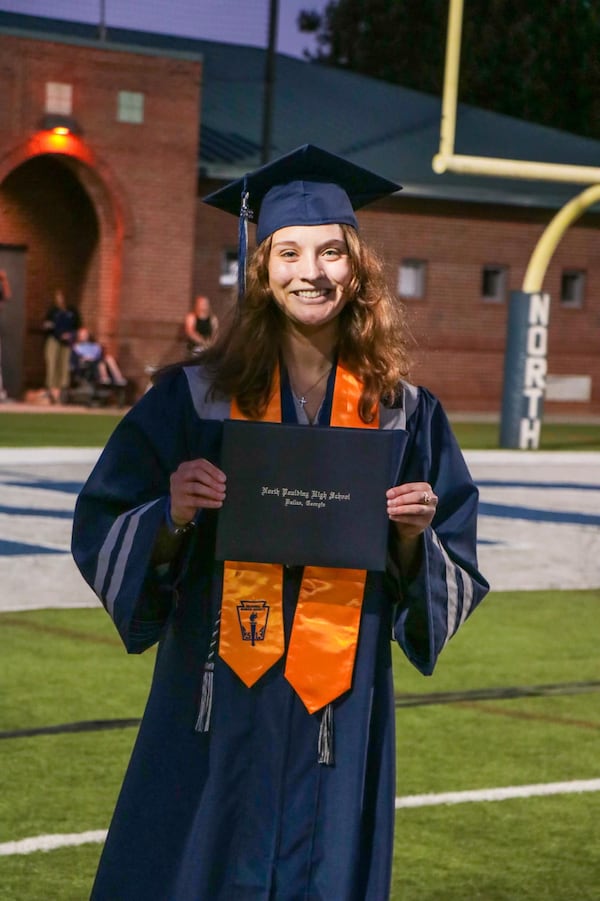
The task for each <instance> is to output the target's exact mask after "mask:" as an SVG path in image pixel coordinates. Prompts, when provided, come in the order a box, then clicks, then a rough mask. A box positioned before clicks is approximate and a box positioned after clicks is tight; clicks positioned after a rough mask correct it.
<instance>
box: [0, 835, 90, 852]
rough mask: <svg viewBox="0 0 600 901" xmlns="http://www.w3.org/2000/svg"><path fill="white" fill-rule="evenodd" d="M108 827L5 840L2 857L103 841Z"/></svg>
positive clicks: (0, 846) (0, 850) (1, 850)
mask: <svg viewBox="0 0 600 901" xmlns="http://www.w3.org/2000/svg"><path fill="white" fill-rule="evenodd" d="M105 838H106V829H97V830H95V831H94V832H71V833H69V834H67V835H36V836H34V837H33V838H22V839H21V840H20V841H18V842H4V844H1V845H0V857H7V856H9V855H11V854H33V852H34V851H54V850H55V849H56V848H67V847H69V845H87V844H94V843H98V842H103V841H104V839H105Z"/></svg>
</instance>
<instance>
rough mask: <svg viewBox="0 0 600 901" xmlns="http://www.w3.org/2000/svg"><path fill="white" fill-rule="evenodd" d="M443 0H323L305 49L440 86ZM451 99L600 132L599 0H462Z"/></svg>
mask: <svg viewBox="0 0 600 901" xmlns="http://www.w3.org/2000/svg"><path fill="white" fill-rule="evenodd" d="M448 11H449V0H332V2H330V3H328V4H327V6H326V7H325V10H324V12H323V13H322V14H319V13H318V12H315V11H314V10H310V9H307V10H305V11H303V12H302V13H301V14H300V16H299V18H298V26H299V28H301V30H303V31H307V32H309V31H310V32H313V33H314V34H315V37H316V41H317V46H318V49H317V51H316V52H315V53H313V54H310V53H307V54H306V55H307V58H308V59H312V60H313V61H315V62H318V63H322V64H325V65H332V66H338V67H341V68H347V69H351V70H352V71H354V72H361V73H363V74H364V75H370V76H372V77H374V78H381V79H383V80H385V81H391V82H394V83H396V84H401V85H403V86H404V87H409V88H416V89H417V90H420V91H427V92H429V93H434V94H438V95H439V94H441V92H442V85H443V72H444V57H445V48H446V25H447V18H448ZM459 99H460V100H461V101H462V102H465V103H472V104H475V105H476V106H480V107H483V108H484V109H491V110H494V111H495V112H499V113H506V114H507V115H510V116H516V117H518V118H521V119H526V120H528V121H530V122H536V123H539V124H542V125H549V126H551V127H553V128H561V129H565V130H566V131H570V132H573V133H575V134H580V135H585V136H587V137H593V138H597V139H600V0H527V2H523V0H465V3H464V15H463V38H462V49H461V67H460V86H459Z"/></svg>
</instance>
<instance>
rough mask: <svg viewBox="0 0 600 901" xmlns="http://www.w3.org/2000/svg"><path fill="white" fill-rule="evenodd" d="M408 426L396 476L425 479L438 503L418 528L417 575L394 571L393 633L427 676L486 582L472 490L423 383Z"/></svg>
mask: <svg viewBox="0 0 600 901" xmlns="http://www.w3.org/2000/svg"><path fill="white" fill-rule="evenodd" d="M407 430H408V432H409V444H408V448H407V455H406V465H405V468H404V470H403V475H402V481H403V482H416V481H425V482H429V483H430V484H431V486H432V487H433V490H434V492H435V494H436V495H437V496H438V506H437V509H436V513H435V516H434V518H433V521H432V523H431V526H430V527H429V528H428V529H427V530H426V531H425V532H424V533H423V543H422V554H421V564H420V567H419V569H418V571H417V573H416V574H415V575H414V577H412V578H411V580H410V581H408V580H406V579H404V578H403V577H402V575H401V574H400V573H399V572H397V573H396V581H397V584H398V588H399V593H400V597H401V603H400V604H399V605H398V607H397V612H396V617H395V621H394V637H395V639H396V640H397V641H398V643H399V644H400V646H401V647H402V649H403V651H404V653H405V654H406V656H407V657H408V659H409V660H410V661H411V663H413V664H414V665H415V666H416V667H417V669H418V670H420V672H422V673H423V674H424V675H431V673H432V672H433V670H434V667H435V665H436V662H437V659H438V657H439V654H440V652H441V651H442V649H443V648H444V646H445V645H446V644H447V642H448V641H449V640H450V638H451V637H452V636H453V635H454V634H455V632H456V631H457V630H458V628H459V626H461V625H462V623H463V622H464V621H465V620H466V618H467V617H468V616H469V615H470V614H471V613H472V612H473V610H474V609H475V607H476V606H477V605H478V604H479V602H480V601H481V600H482V599H483V598H484V597H485V595H486V594H487V592H488V590H489V585H488V583H487V581H486V580H485V579H484V578H483V576H482V575H481V574H480V573H479V570H478V566H477V508H478V498H479V492H478V490H477V487H476V486H475V484H474V482H473V480H472V478H471V476H470V474H469V470H468V468H467V465H466V463H465V460H464V458H463V455H462V453H461V451H460V448H459V447H458V444H457V442H456V439H455V437H454V434H453V432H452V429H451V427H450V424H449V422H448V419H447V417H446V414H445V413H444V411H443V409H442V406H441V404H440V403H439V401H438V400H437V399H436V398H435V397H434V396H433V395H432V394H430V392H428V391H427V390H426V389H423V388H421V389H419V402H418V405H417V408H416V410H415V412H414V414H413V415H412V416H411V417H410V418H409V420H408V423H407Z"/></svg>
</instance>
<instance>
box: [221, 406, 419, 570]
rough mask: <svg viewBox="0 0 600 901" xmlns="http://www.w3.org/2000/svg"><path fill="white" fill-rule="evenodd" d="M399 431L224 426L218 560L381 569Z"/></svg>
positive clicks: (402, 437)
mask: <svg viewBox="0 0 600 901" xmlns="http://www.w3.org/2000/svg"><path fill="white" fill-rule="evenodd" d="M406 440H407V433H406V432H405V431H402V430H398V429H390V430H386V429H381V430H380V429H353V428H323V427H314V428H311V427H310V426H305V425H287V424H281V423H269V422H248V421H246V420H226V421H225V422H224V424H223V446H222V452H221V469H222V470H223V472H224V473H225V474H226V476H227V486H226V491H227V496H226V499H225V503H224V504H223V507H222V508H221V509H220V511H219V515H218V525H217V543H216V551H215V556H216V558H217V560H234V561H247V562H248V563H283V564H288V565H301V566H310V565H312V566H332V567H345V568H348V569H370V570H380V571H382V570H384V569H385V566H386V559H387V545H388V532H389V519H388V516H387V511H386V499H385V492H386V491H387V489H388V488H390V487H391V486H392V485H396V484H398V477H399V474H400V469H401V465H402V457H403V454H404V448H405V445H406Z"/></svg>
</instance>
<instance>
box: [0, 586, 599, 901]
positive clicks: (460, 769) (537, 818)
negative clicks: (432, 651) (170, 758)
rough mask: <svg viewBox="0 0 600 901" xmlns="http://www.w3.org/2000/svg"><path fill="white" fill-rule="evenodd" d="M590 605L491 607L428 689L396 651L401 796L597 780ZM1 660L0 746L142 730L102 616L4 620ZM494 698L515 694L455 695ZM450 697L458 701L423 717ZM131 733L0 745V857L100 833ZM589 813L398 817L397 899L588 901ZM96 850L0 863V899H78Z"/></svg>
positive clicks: (591, 804) (527, 595)
mask: <svg viewBox="0 0 600 901" xmlns="http://www.w3.org/2000/svg"><path fill="white" fill-rule="evenodd" d="M599 605H600V590H596V591H580V592H519V593H495V594H492V595H490V597H489V598H488V599H487V600H486V601H485V602H484V604H483V605H482V607H481V608H480V609H479V610H477V611H476V613H475V614H474V616H473V617H472V619H471V620H469V621H468V622H467V623H466V625H465V626H464V627H463V629H462V630H461V632H460V633H459V634H458V636H457V637H456V638H455V639H453V641H452V642H451V643H450V645H449V646H448V648H447V649H446V650H445V651H444V654H443V655H442V658H441V661H440V664H439V666H438V669H437V672H436V674H435V675H434V676H433V677H432V678H430V679H424V678H423V677H421V676H420V675H419V674H418V673H417V672H416V671H415V670H413V669H412V668H411V666H410V665H409V664H408V663H407V662H406V661H405V660H404V658H403V657H402V655H401V653H400V652H399V651H398V652H397V653H395V655H394V658H395V678H396V692H397V695H398V702H399V704H400V705H406V704H414V699H413V698H412V697H410V696H412V695H414V694H417V695H419V699H418V700H420V701H421V703H420V704H418V705H417V706H399V707H398V709H397V759H398V767H397V770H398V778H397V795H398V796H406V795H416V794H425V793H431V792H447V791H465V790H471V789H483V788H494V787H505V786H511V785H528V784H531V783H534V784H535V783H546V782H561V781H570V780H576V779H597V778H598V777H599V776H600V763H599V759H600V755H599V753H598V752H599V748H600V714H599V709H600V707H599V703H598V702H599V689H600V668H599V666H598V652H597V622H598V609H599ZM0 659H1V660H2V705H1V706H0V732H7V731H8V730H23V729H33V728H36V727H43V726H50V725H56V724H62V723H74V722H81V721H89V720H109V719H130V718H137V717H139V716H140V715H141V712H142V709H143V705H144V700H145V696H146V692H147V688H148V684H149V680H150V676H151V670H152V666H153V662H154V651H149V652H146V654H144V655H142V656H141V657H128V656H127V655H126V654H125V652H124V651H123V650H122V648H121V645H120V643H119V640H118V638H117V636H116V632H114V628H113V626H112V624H111V623H110V621H109V618H108V617H107V616H106V614H105V613H104V612H103V611H102V610H92V609H87V610H45V611H35V612H27V613H4V614H1V615H0ZM584 683H585V685H584ZM541 686H542V687H543V686H546V688H545V689H543V688H540V687H541ZM548 686H554V688H548ZM506 688H513V689H517V688H520V689H521V692H522V696H520V697H517V698H510V697H497V698H495V699H493V698H489V697H488V698H484V699H481V698H480V699H474V698H473V697H470V696H469V695H468V694H466V693H468V692H473V691H475V690H486V691H487V693H488V694H493V693H494V692H495V693H496V694H499V693H500V690H501V689H506ZM525 689H530V690H533V691H535V692H536V693H534V694H532V696H526V695H525V694H524V690H525ZM447 692H463V693H465V694H466V696H465V697H464V698H463V700H458V701H453V702H450V703H448V702H444V703H435V704H429V703H423V702H425V701H428V700H430V699H431V694H432V693H447ZM442 700H443V699H442ZM135 732H136V729H135V727H132V726H128V727H124V728H119V729H113V730H104V731H91V732H85V733H60V734H53V735H36V736H32V737H13V738H2V739H0V773H2V777H1V780H2V791H1V792H0V843H2V842H8V841H14V840H18V839H22V838H26V837H30V836H38V835H42V834H55V833H79V832H84V831H88V830H102V829H105V828H106V827H107V825H108V822H109V818H110V814H111V811H112V809H113V806H114V802H115V799H116V795H117V792H118V789H119V786H120V783H121V779H122V776H123V773H124V769H125V766H126V763H127V759H128V756H129V753H130V750H131V745H132V742H133V740H134V738H135ZM599 803H600V801H599V795H598V793H587V794H570V795H569V794H564V795H555V796H549V797H541V798H540V797H537V798H536V797H532V798H521V799H518V800H507V801H497V802H474V803H467V804H457V805H453V806H443V805H442V806H429V807H421V808H413V809H401V810H398V811H397V814H396V842H395V860H394V883H393V885H394V888H393V893H392V898H393V901H471V899H480V901H542V899H544V901H592V899H594V901H596V899H598V898H599V897H600V892H599V885H600V882H599V879H598V874H600V844H599V843H598V841H597V835H598V829H599V827H598V825H597V824H598V820H599V816H598V805H599ZM100 847H101V846H100V845H99V844H88V845H83V846H81V847H77V848H62V849H59V850H55V851H50V852H36V853H33V854H29V855H12V856H0V898H2V899H4V898H6V899H7V901H9V899H10V901H13V899H14V901H20V899H24V901H25V899H27V901H49V899H52V901H85V899H87V897H88V894H89V890H90V885H91V881H92V879H93V874H94V870H95V866H96V863H97V860H98V856H99V853H100ZM115 901H127V899H115ZM165 901H167V899H165ZM332 901H334V899H332Z"/></svg>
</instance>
